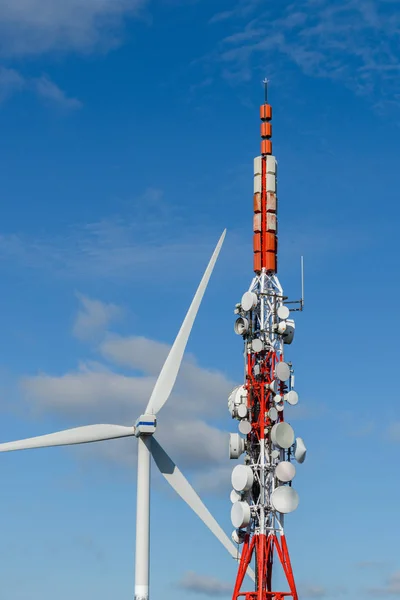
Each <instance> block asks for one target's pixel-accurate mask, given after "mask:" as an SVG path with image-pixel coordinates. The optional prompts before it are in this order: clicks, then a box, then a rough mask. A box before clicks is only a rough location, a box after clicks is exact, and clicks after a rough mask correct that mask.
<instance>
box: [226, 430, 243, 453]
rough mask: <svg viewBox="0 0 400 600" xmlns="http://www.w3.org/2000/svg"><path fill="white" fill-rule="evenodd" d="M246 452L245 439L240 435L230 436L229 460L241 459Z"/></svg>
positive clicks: (231, 434) (232, 434) (233, 434)
mask: <svg viewBox="0 0 400 600" xmlns="http://www.w3.org/2000/svg"><path fill="white" fill-rule="evenodd" d="M243 452H244V439H243V438H241V437H240V435H239V434H238V433H230V434H229V458H239V456H240V455H241V454H243Z"/></svg>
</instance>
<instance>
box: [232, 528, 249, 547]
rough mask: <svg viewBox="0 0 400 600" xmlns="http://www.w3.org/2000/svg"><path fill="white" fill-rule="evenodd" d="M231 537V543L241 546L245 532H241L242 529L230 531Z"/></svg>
mask: <svg viewBox="0 0 400 600" xmlns="http://www.w3.org/2000/svg"><path fill="white" fill-rule="evenodd" d="M231 537H232V541H233V542H234V543H235V544H238V545H240V544H243V542H244V539H245V537H246V532H245V531H243V529H234V530H233V531H232V536H231Z"/></svg>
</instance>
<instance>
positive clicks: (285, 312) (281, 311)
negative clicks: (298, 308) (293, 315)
mask: <svg viewBox="0 0 400 600" xmlns="http://www.w3.org/2000/svg"><path fill="white" fill-rule="evenodd" d="M289 315H290V310H289V309H288V307H287V306H284V305H283V304H282V305H281V306H280V307H279V308H278V317H279V318H280V319H287V318H288V316H289Z"/></svg>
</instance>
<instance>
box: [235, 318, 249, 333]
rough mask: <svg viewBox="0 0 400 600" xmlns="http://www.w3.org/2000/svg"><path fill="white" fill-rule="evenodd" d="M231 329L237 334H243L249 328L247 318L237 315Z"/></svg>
mask: <svg viewBox="0 0 400 600" xmlns="http://www.w3.org/2000/svg"><path fill="white" fill-rule="evenodd" d="M233 329H234V331H235V333H237V334H238V335H243V334H244V333H246V331H247V330H248V329H249V322H248V320H247V319H245V318H244V317H239V318H238V319H236V321H235V325H234V326H233Z"/></svg>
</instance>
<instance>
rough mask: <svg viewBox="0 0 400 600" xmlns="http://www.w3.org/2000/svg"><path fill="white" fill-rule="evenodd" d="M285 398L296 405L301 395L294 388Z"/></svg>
mask: <svg viewBox="0 0 400 600" xmlns="http://www.w3.org/2000/svg"><path fill="white" fill-rule="evenodd" d="M284 399H285V400H286V402H287V403H288V404H290V405H291V406H295V405H296V404H297V403H298V401H299V395H298V393H297V392H295V391H294V390H291V391H290V392H288V393H287V394H285V395H284Z"/></svg>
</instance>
